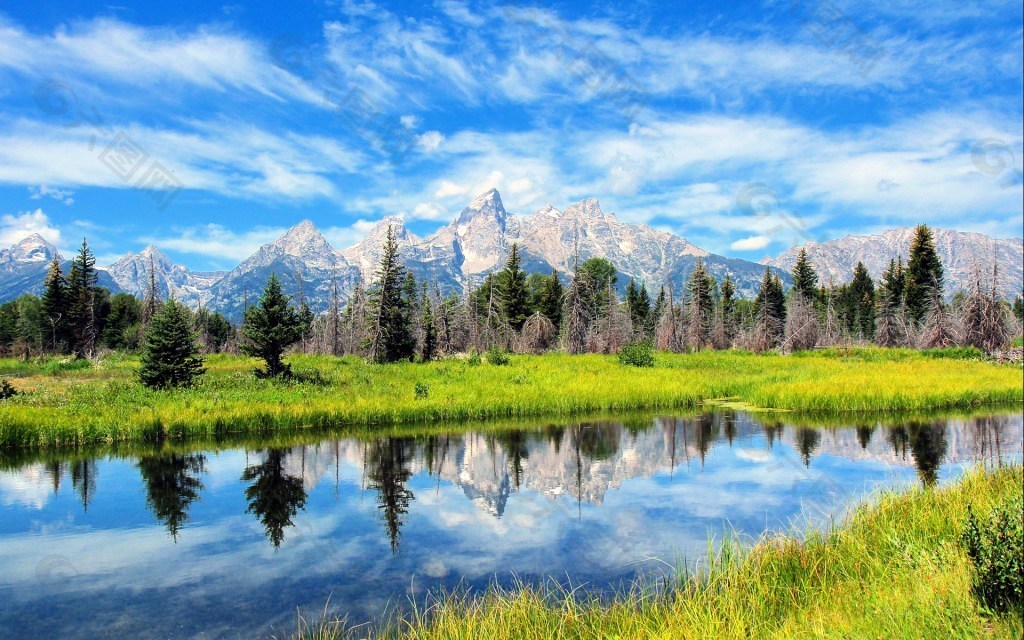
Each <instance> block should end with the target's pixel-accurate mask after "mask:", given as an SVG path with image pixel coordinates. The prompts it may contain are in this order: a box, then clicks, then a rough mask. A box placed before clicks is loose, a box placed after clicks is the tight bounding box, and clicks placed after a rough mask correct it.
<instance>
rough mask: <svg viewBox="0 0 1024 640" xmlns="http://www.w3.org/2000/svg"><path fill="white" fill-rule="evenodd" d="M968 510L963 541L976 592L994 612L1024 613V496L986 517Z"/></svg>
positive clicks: (1013, 498)
mask: <svg viewBox="0 0 1024 640" xmlns="http://www.w3.org/2000/svg"><path fill="white" fill-rule="evenodd" d="M968 509H969V511H968V515H967V526H966V528H965V529H964V532H963V535H962V537H961V541H962V542H963V544H964V546H965V548H966V549H967V556H968V557H969V558H970V559H971V562H973V563H974V570H975V574H974V593H975V594H976V595H977V596H978V598H979V599H980V600H981V601H982V602H983V603H985V606H987V607H989V608H990V609H992V610H994V611H998V612H1010V611H1017V612H1021V613H1024V496H1022V494H1021V493H1017V494H1015V495H1011V496H1008V497H1007V498H1006V499H1004V500H1003V501H1001V502H1000V503H999V504H997V505H996V506H995V508H994V509H992V511H991V513H989V514H988V516H987V517H985V518H980V517H978V515H977V514H975V512H974V509H973V508H971V507H969V508H968Z"/></svg>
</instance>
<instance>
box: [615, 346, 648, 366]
mask: <svg viewBox="0 0 1024 640" xmlns="http://www.w3.org/2000/svg"><path fill="white" fill-rule="evenodd" d="M619 364H623V365H626V366H631V367H653V366H654V345H653V344H651V341H650V340H641V341H640V342H631V343H629V344H627V345H626V346H624V347H622V348H621V349H619Z"/></svg>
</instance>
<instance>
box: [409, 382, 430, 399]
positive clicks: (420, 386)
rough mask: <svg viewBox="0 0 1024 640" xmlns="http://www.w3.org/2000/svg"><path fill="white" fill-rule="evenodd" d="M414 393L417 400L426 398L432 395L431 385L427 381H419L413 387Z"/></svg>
mask: <svg viewBox="0 0 1024 640" xmlns="http://www.w3.org/2000/svg"><path fill="white" fill-rule="evenodd" d="M413 394H414V395H415V397H416V399H417V400H426V399H427V398H429V397H430V385H428V384H427V383H425V382H417V383H416V385H415V386H414V387H413Z"/></svg>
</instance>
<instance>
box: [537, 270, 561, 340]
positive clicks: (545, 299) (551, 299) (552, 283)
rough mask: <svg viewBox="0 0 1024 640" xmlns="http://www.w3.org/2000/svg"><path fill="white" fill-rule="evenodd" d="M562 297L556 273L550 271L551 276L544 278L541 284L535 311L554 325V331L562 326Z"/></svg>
mask: <svg viewBox="0 0 1024 640" xmlns="http://www.w3.org/2000/svg"><path fill="white" fill-rule="evenodd" d="M564 296H565V291H564V288H563V287H562V282H561V281H560V280H559V279H558V272H556V271H555V270H553V269H552V271H551V275H549V276H547V277H546V278H544V282H542V283H541V287H540V296H539V299H538V301H537V310H538V311H540V312H541V314H542V315H544V316H545V317H546V318H547V319H548V320H550V321H551V324H553V325H555V330H556V331H557V330H558V329H559V328H560V327H561V326H562V304H563V298H564Z"/></svg>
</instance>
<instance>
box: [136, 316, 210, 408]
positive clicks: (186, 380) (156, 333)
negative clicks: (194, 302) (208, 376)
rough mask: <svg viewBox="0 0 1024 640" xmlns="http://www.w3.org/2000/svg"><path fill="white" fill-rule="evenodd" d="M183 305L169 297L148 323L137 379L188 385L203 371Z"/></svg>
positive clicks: (158, 385) (148, 383)
mask: <svg viewBox="0 0 1024 640" xmlns="http://www.w3.org/2000/svg"><path fill="white" fill-rule="evenodd" d="M190 324H191V318H190V317H189V312H188V310H187V309H185V307H183V306H182V305H180V304H178V303H177V302H175V301H174V300H170V301H168V302H167V303H166V304H164V305H163V307H162V308H161V309H160V311H158V312H157V314H156V316H155V317H154V318H153V320H152V321H151V322H150V324H149V328H148V329H147V331H146V346H145V350H144V351H143V353H142V367H141V368H140V369H139V380H140V381H141V382H142V384H144V385H146V386H147V387H150V388H154V389H167V388H171V387H187V386H191V385H192V384H193V383H194V382H195V379H196V378H197V377H199V376H200V375H202V374H203V371H204V369H203V359H202V358H201V357H199V346H198V345H197V344H196V336H195V334H193V333H192V328H191V326H190Z"/></svg>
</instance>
